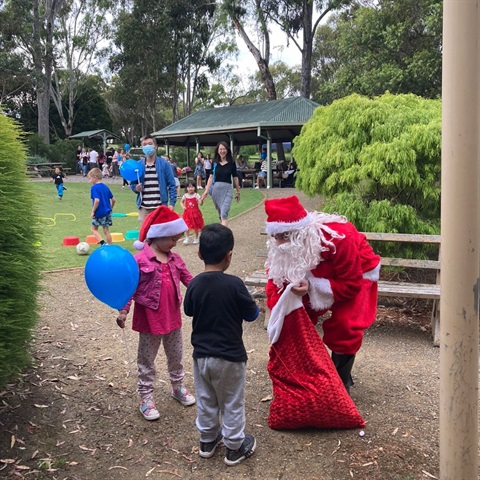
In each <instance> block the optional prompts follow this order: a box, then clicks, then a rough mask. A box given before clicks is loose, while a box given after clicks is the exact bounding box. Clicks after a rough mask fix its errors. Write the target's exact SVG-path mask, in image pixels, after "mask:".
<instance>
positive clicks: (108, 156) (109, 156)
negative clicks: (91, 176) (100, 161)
mask: <svg viewBox="0 0 480 480" xmlns="http://www.w3.org/2000/svg"><path fill="white" fill-rule="evenodd" d="M106 157H107V165H108V166H110V165H111V163H112V159H113V152H112V151H111V150H107V153H106Z"/></svg>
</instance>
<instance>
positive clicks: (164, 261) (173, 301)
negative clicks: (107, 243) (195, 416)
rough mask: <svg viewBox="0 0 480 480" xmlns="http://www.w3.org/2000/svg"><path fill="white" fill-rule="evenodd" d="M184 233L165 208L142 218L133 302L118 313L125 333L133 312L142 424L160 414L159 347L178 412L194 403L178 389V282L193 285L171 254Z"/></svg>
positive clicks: (175, 216)
mask: <svg viewBox="0 0 480 480" xmlns="http://www.w3.org/2000/svg"><path fill="white" fill-rule="evenodd" d="M186 230H187V225H186V224H185V222H184V220H183V219H182V218H181V217H180V216H179V215H178V214H177V213H175V212H173V211H172V210H170V209H169V208H168V207H166V206H160V207H158V208H156V209H155V210H154V211H153V212H151V213H150V214H149V215H147V217H146V218H145V220H144V222H143V224H142V227H141V229H140V234H139V241H136V242H134V247H135V248H136V249H137V250H140V252H139V253H137V254H136V255H135V260H136V262H137V264H138V267H139V270H140V280H139V282H138V286H137V289H136V291H135V293H134V295H133V297H132V299H131V300H130V301H129V302H127V304H126V305H125V306H124V307H123V308H122V309H121V310H119V315H118V317H117V324H118V326H119V327H120V328H125V320H126V318H127V314H128V312H129V310H130V306H131V302H132V300H134V301H135V306H134V309H133V320H132V328H133V330H135V331H136V332H138V333H139V335H140V338H139V342H138V355H137V366H138V382H137V390H138V393H139V395H140V412H141V414H142V415H143V417H144V418H145V419H146V420H157V419H158V418H159V417H160V412H159V411H158V409H157V408H156V406H155V402H154V400H153V390H154V383H155V377H156V370H155V358H156V356H157V353H158V349H159V348H160V344H161V343H162V342H163V348H164V350H165V355H166V357H167V367H168V374H169V377H170V383H171V386H172V392H171V395H172V397H173V398H175V399H176V400H177V401H179V402H180V403H181V404H182V405H183V406H185V407H187V406H190V405H193V404H194V403H195V397H194V396H193V395H191V394H190V392H189V391H188V390H187V388H186V387H185V386H184V384H183V380H184V377H185V369H184V367H183V361H182V357H183V340H182V316H181V312H180V305H181V302H182V296H181V294H180V282H181V283H183V284H184V285H185V286H187V285H188V284H189V283H190V280H191V279H192V275H191V274H190V272H189V271H188V269H187V267H186V265H185V262H184V261H183V260H182V258H181V257H180V255H179V254H178V253H174V252H172V249H173V247H175V246H176V244H177V242H178V240H179V239H180V238H181V237H182V236H183V234H184V232H186Z"/></svg>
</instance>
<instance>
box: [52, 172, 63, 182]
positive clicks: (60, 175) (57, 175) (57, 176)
mask: <svg viewBox="0 0 480 480" xmlns="http://www.w3.org/2000/svg"><path fill="white" fill-rule="evenodd" d="M63 177H65V175H64V174H63V173H62V172H60V173H54V174H52V178H53V180H54V182H55V185H60V184H61V183H63Z"/></svg>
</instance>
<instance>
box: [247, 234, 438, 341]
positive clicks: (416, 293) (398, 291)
mask: <svg viewBox="0 0 480 480" xmlns="http://www.w3.org/2000/svg"><path fill="white" fill-rule="evenodd" d="M262 233H264V232H262ZM365 235H366V237H367V239H368V241H369V242H393V243H398V242H400V243H413V244H423V245H426V244H433V245H438V247H439V250H440V235H420V234H405V233H371V232H365ZM373 245H375V244H374V243H373ZM260 255H262V256H264V255H266V254H260ZM381 263H382V267H401V268H414V269H420V270H431V271H432V270H433V271H435V272H436V283H412V282H395V281H386V280H380V281H379V282H378V296H379V297H407V298H423V299H431V300H433V307H432V336H433V344H434V345H435V346H438V345H439V342H440V337H439V336H440V305H439V303H440V302H439V300H440V261H439V260H419V259H406V258H389V257H382V259H381ZM266 284H267V276H266V274H265V270H257V271H256V272H253V273H252V274H250V275H248V276H247V277H246V278H245V285H248V286H254V287H265V286H266Z"/></svg>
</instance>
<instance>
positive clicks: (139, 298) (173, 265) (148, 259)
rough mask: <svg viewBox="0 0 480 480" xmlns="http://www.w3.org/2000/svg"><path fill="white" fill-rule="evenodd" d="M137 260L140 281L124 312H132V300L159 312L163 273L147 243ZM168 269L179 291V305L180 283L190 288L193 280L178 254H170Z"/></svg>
mask: <svg viewBox="0 0 480 480" xmlns="http://www.w3.org/2000/svg"><path fill="white" fill-rule="evenodd" d="M135 260H136V262H137V264H138V268H139V269H140V279H139V282H138V286H137V289H136V290H135V293H134V294H133V297H132V298H131V299H130V300H129V301H128V302H127V304H126V305H125V306H124V307H123V309H122V310H126V311H127V312H129V311H130V306H131V304H132V300H135V302H136V303H138V304H140V305H143V306H145V307H147V308H151V309H152V310H157V309H158V307H159V301H160V290H161V288H162V273H161V269H160V268H158V267H159V262H158V260H157V258H156V256H155V253H154V252H153V251H152V249H151V248H150V246H149V245H148V243H145V246H144V248H143V250H141V251H140V252H138V253H137V254H136V255H135ZM167 265H168V267H169V268H170V272H171V273H172V278H173V281H174V283H175V289H176V291H177V299H178V303H181V301H182V295H181V293H180V282H182V283H183V284H184V285H185V286H188V284H189V283H190V280H191V279H192V278H193V277H192V274H191V273H190V272H189V271H188V269H187V266H186V265H185V262H184V261H183V259H182V257H181V256H180V255H179V254H178V253H173V252H170V253H169V254H168V263H167Z"/></svg>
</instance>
